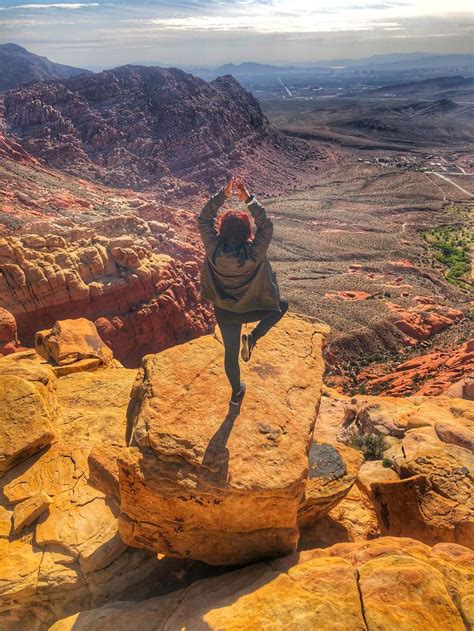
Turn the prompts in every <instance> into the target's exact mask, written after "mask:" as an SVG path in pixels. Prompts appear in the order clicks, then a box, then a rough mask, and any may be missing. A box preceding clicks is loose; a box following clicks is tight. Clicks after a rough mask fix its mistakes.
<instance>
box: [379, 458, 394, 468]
mask: <svg viewBox="0 0 474 631" xmlns="http://www.w3.org/2000/svg"><path fill="white" fill-rule="evenodd" d="M382 464H383V466H384V467H385V468H386V469H391V468H392V465H393V462H392V459H391V458H384V459H383V460H382Z"/></svg>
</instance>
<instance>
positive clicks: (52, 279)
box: [0, 216, 211, 366]
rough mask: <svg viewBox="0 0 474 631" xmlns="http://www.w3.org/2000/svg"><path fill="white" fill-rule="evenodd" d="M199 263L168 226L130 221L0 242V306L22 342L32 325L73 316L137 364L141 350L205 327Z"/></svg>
mask: <svg viewBox="0 0 474 631" xmlns="http://www.w3.org/2000/svg"><path fill="white" fill-rule="evenodd" d="M165 252H170V253H172V254H173V256H170V255H169V254H165ZM199 262H200V248H198V247H197V244H196V248H193V247H192V246H191V245H190V244H189V243H182V242H180V241H177V240H175V238H174V231H173V229H172V228H171V227H170V226H169V224H163V223H158V222H156V221H155V222H153V221H152V222H146V221H144V220H140V219H138V218H136V217H129V216H117V217H115V218H114V219H106V220H99V221H97V222H91V223H90V224H89V225H88V226H87V227H86V226H84V227H79V226H77V227H76V226H74V225H73V226H65V227H64V226H63V227H62V228H61V230H60V231H59V234H52V233H46V234H44V235H41V234H32V235H28V236H24V237H6V238H5V239H0V306H1V307H3V308H4V309H5V310H7V311H8V312H9V313H10V314H12V316H13V317H14V318H15V319H16V323H17V327H18V334H19V337H20V339H21V340H22V342H23V343H24V344H30V345H31V342H32V340H33V336H34V333H35V332H36V330H37V329H38V328H46V327H50V326H52V324H54V322H55V320H57V319H59V318H68V317H75V316H77V315H78V314H80V315H81V316H84V317H87V318H90V319H94V320H96V324H97V327H98V328H99V331H100V333H101V335H102V337H103V339H104V340H106V341H107V342H108V343H109V344H110V345H111V347H112V348H113V349H114V351H115V353H116V356H117V357H118V358H119V359H120V360H121V361H123V362H125V363H126V364H127V365H129V366H130V365H138V363H139V361H140V358H141V357H142V355H143V354H144V353H146V352H156V351H158V350H161V349H163V348H166V347H167V346H171V345H172V344H176V343H178V342H182V341H184V340H186V339H190V338H191V337H194V336H197V335H200V334H202V333H204V332H205V331H206V330H208V327H209V323H210V321H211V314H210V312H209V308H208V307H206V306H205V305H204V304H203V303H202V302H201V301H200V297H199Z"/></svg>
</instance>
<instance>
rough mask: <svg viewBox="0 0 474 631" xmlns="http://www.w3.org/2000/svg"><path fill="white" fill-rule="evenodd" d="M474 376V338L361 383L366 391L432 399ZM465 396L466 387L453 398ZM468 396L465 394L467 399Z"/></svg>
mask: <svg viewBox="0 0 474 631" xmlns="http://www.w3.org/2000/svg"><path fill="white" fill-rule="evenodd" d="M472 374H474V339H473V340H471V341H469V342H467V343H466V344H462V345H461V346H458V347H457V348H454V349H452V350H450V351H434V352H433V353H428V354H427V355H421V356H419V357H415V358H413V359H410V360H408V361H406V362H403V364H400V365H399V366H397V367H396V369H395V370H394V371H393V372H392V373H390V374H388V375H384V376H382V377H377V378H375V379H368V380H367V381H365V383H364V382H363V379H362V380H361V382H362V383H364V385H365V387H366V389H367V392H369V393H370V392H377V393H380V394H390V395H392V396H406V395H409V394H423V395H430V396H435V395H439V394H442V393H444V392H446V391H447V390H449V389H450V388H452V386H453V385H454V384H457V383H459V382H463V381H465V378H467V377H469V375H472ZM464 390H465V392H466V393H468V392H470V390H469V389H468V388H461V391H460V392H459V393H456V396H463V392H464ZM465 398H468V395H467V394H466V397H465Z"/></svg>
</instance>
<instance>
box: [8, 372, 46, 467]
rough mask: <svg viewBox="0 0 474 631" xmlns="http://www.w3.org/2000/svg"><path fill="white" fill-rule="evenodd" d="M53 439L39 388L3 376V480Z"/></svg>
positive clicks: (11, 377)
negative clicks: (11, 470) (8, 472)
mask: <svg viewBox="0 0 474 631" xmlns="http://www.w3.org/2000/svg"><path fill="white" fill-rule="evenodd" d="M53 438H54V432H53V428H52V425H51V417H50V413H49V409H48V407H47V405H46V403H45V401H44V399H43V397H42V396H41V394H40V393H39V392H38V390H37V389H36V387H35V386H34V385H33V384H32V383H31V382H29V381H26V379H21V378H20V377H15V376H6V375H1V374H0V476H1V475H2V474H4V473H5V472H6V471H8V470H9V469H12V468H13V467H14V466H15V465H16V464H18V463H20V462H22V461H23V460H26V459H27V458H28V457H29V456H31V455H32V454H34V453H36V452H37V451H39V450H40V449H42V448H43V447H45V446H46V445H49V444H50V443H51V442H52V440H53Z"/></svg>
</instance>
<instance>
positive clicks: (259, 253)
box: [198, 189, 280, 313]
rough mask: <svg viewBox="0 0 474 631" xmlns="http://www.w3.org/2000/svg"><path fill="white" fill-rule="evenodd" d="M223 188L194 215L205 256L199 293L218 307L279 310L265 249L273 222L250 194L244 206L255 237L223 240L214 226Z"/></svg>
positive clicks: (273, 277)
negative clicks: (236, 241)
mask: <svg viewBox="0 0 474 631" xmlns="http://www.w3.org/2000/svg"><path fill="white" fill-rule="evenodd" d="M225 200H226V196H225V193H224V189H222V190H220V191H219V192H218V193H217V195H214V196H213V197H211V199H210V200H209V201H208V202H207V204H206V205H205V206H204V208H203V209H202V210H201V212H200V214H199V216H198V228H199V232H200V234H201V238H202V241H203V243H204V248H205V251H206V258H205V260H204V263H203V266H202V270H201V294H202V296H203V298H207V299H208V300H210V301H211V302H213V303H214V304H215V305H217V306H218V307H220V308H221V309H226V310H227V311H234V312H236V313H246V312H248V311H254V310H256V309H258V310H260V309H273V310H276V311H279V310H280V306H279V300H280V297H279V291H278V285H277V281H276V276H275V272H274V271H273V270H272V268H271V266H270V263H269V261H268V259H267V256H266V253H267V250H268V246H269V245H270V241H271V238H272V235H273V223H272V221H271V219H270V218H269V217H267V215H266V212H265V208H264V207H263V206H262V205H261V204H260V203H259V202H258V201H257V200H256V199H255V198H252V199H251V200H250V202H249V203H248V208H249V210H250V212H251V213H252V216H253V218H254V220H255V225H256V226H257V230H256V233H255V237H254V238H253V239H252V240H251V241H249V242H248V243H247V244H240V245H237V246H233V245H232V244H229V243H226V242H225V241H224V240H223V239H222V237H221V236H219V234H218V232H217V230H216V226H215V223H216V217H217V212H218V210H219V208H220V207H221V206H222V205H223V204H224V202H225Z"/></svg>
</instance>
